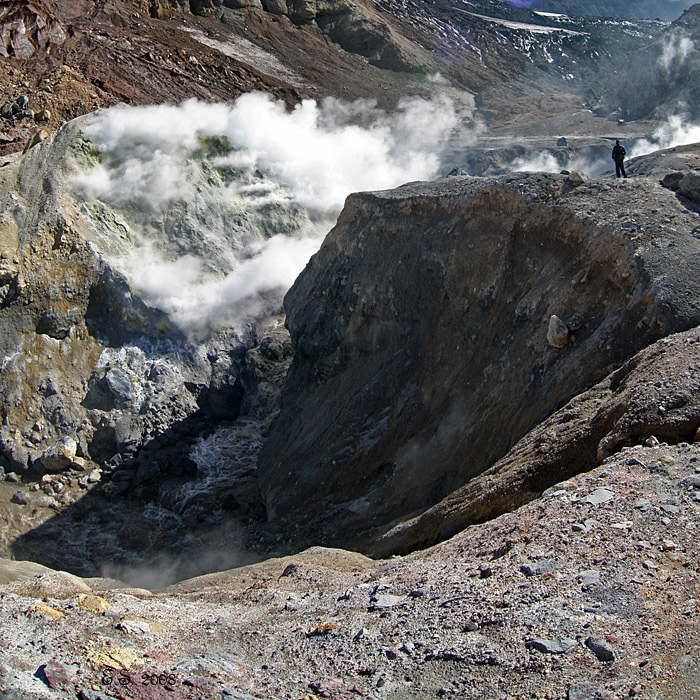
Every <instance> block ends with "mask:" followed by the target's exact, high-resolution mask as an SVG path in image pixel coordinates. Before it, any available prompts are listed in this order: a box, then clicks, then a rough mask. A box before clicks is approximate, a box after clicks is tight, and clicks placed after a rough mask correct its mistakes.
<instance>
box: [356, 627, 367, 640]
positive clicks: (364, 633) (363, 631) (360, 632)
mask: <svg viewBox="0 0 700 700" xmlns="http://www.w3.org/2000/svg"><path fill="white" fill-rule="evenodd" d="M367 634H368V633H367V630H366V629H365V628H364V627H362V628H360V629H359V630H358V631H357V634H355V636H354V637H353V638H352V641H353V642H359V641H360V640H361V639H366V638H367Z"/></svg>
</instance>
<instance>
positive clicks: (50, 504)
mask: <svg viewBox="0 0 700 700" xmlns="http://www.w3.org/2000/svg"><path fill="white" fill-rule="evenodd" d="M34 505H35V506H38V507H39V508H54V507H57V506H58V503H57V502H56V499H55V498H51V496H46V495H44V496H39V497H38V498H37V499H36V500H35V501H34Z"/></svg>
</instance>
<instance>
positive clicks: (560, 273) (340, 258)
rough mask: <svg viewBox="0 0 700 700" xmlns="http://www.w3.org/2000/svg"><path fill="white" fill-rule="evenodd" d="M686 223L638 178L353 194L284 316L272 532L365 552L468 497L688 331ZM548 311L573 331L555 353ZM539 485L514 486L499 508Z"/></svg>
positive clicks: (264, 457)
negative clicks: (453, 495)
mask: <svg viewBox="0 0 700 700" xmlns="http://www.w3.org/2000/svg"><path fill="white" fill-rule="evenodd" d="M695 223H696V214H695V213H694V212H692V211H689V210H688V209H686V208H685V206H684V204H683V203H682V202H681V201H680V200H679V199H677V198H676V197H675V195H674V194H673V193H672V192H670V191H669V190H667V189H665V188H663V187H662V186H661V185H660V184H659V183H658V181H652V180H651V179H649V180H647V179H643V178H639V179H637V180H635V182H634V183H631V182H626V183H615V184H614V185H611V184H608V183H607V182H605V181H589V182H585V183H582V184H580V185H577V186H574V185H572V184H571V183H569V182H568V181H567V179H566V177H565V176H557V175H512V176H506V177H502V178H490V179H477V178H473V179H470V178H464V177H451V178H448V179H446V180H443V181H440V182H436V183H430V184H412V185H407V186H404V187H402V188H399V189H397V190H394V191H391V192H378V193H369V194H362V195H353V196H352V197H350V198H349V199H348V201H347V203H346V207H345V209H344V211H343V213H342V214H341V217H340V219H339V221H338V224H337V226H336V228H335V229H334V230H333V231H332V232H331V234H329V236H328V238H327V239H326V241H325V243H324V245H323V246H322V248H321V250H320V252H319V253H318V254H317V255H316V256H315V257H314V258H312V260H311V262H310V263H309V265H308V266H307V268H306V270H305V271H304V272H303V273H302V275H301V276H300V278H299V279H298V280H297V282H296V283H295V285H294V286H293V288H292V289H291V291H290V292H289V293H288V295H287V297H286V300H285V307H286V311H287V314H288V317H287V323H288V327H289V329H290V332H291V334H292V340H293V342H294V344H295V351H296V353H295V357H294V361H293V363H292V367H291V370H290V374H289V376H288V379H287V384H286V387H285V392H284V395H283V408H282V412H281V414H280V417H279V419H278V421H277V422H276V424H275V425H274V427H273V429H272V431H271V434H270V438H269V440H268V442H267V444H266V445H265V447H264V449H263V452H262V453H261V459H260V474H261V485H262V490H263V493H264V496H265V498H266V503H267V509H268V517H269V522H270V525H271V527H273V528H278V529H284V528H288V527H289V526H290V525H291V524H292V523H294V524H296V525H297V526H298V527H299V528H300V529H299V530H298V531H297V533H298V534H297V539H299V540H303V539H304V537H305V536H307V535H308V534H309V533H311V532H313V533H314V534H315V535H316V536H317V537H318V533H319V532H321V533H322V534H323V536H324V537H326V538H327V541H340V542H352V543H353V544H360V545H361V546H364V547H368V548H371V544H369V543H371V542H372V540H373V536H374V535H373V534H372V533H375V534H376V533H377V532H378V531H377V530H376V529H375V528H378V527H386V526H388V525H389V524H391V523H392V522H394V523H395V522H397V521H400V520H402V519H405V518H406V517H408V516H409V515H411V514H413V513H416V512H420V511H421V510H424V509H425V508H427V507H429V506H430V505H432V504H433V503H436V502H438V501H440V499H442V498H443V497H445V496H446V495H447V494H449V493H450V492H452V491H453V490H455V489H457V488H459V487H460V486H461V485H464V484H468V483H469V482H470V480H473V479H474V478H475V477H478V476H479V475H480V474H482V473H483V472H485V471H486V470H487V469H488V468H489V467H490V466H491V465H493V464H494V463H495V462H497V460H499V459H500V458H501V457H503V456H504V455H505V454H506V453H507V452H508V450H509V449H510V448H511V447H512V446H513V445H514V444H515V443H516V442H517V441H518V440H520V439H521V438H522V437H523V436H525V435H526V434H527V433H528V431H530V430H531V429H532V428H534V427H535V426H536V425H538V424H539V423H540V422H541V421H542V420H543V419H545V418H546V417H547V416H548V415H550V414H551V413H552V412H553V411H555V410H556V409H557V408H559V407H560V406H562V405H563V404H564V403H566V402H567V401H568V400H569V399H571V398H572V397H573V396H575V395H577V394H579V393H581V392H582V391H585V390H586V389H587V388H588V387H591V386H593V385H594V384H595V383H596V382H598V381H600V380H601V379H603V378H604V377H605V376H606V375H607V374H609V373H610V372H611V371H613V370H615V369H616V368H617V367H618V366H620V364H621V363H623V362H624V361H625V360H626V359H628V358H630V357H632V356H633V355H634V354H635V353H636V352H638V351H639V350H640V349H642V348H643V347H645V346H647V345H649V344H651V343H653V342H654V341H656V340H657V339H659V338H661V337H663V336H666V335H669V334H671V333H675V332H678V331H682V330H685V329H688V328H691V327H694V326H696V325H697V324H698V323H700V296H699V292H700V289H699V285H700V283H699V282H698V280H699V279H700V276H699V274H698V273H700V269H698V268H699V267H700V263H699V262H698V256H697V253H698V251H699V249H700V241H698V240H697V239H696V238H694V237H693V236H692V235H690V233H691V230H692V229H693V226H694V225H695ZM553 314H556V315H557V316H559V317H560V318H561V319H562V321H563V322H564V323H565V324H566V325H567V327H568V329H569V342H568V343H567V344H566V345H564V347H562V348H561V349H556V348H553V347H550V345H548V342H547V331H548V323H549V319H550V317H551V316H552V315H553ZM686 427H687V428H688V430H690V429H691V428H692V426H686ZM598 439H600V438H598ZM596 446H597V441H596ZM592 466H594V464H589V467H588V468H590V467H592ZM551 476H552V475H551V474H550V477H551ZM548 478H549V477H548ZM554 480H555V481H556V478H554ZM541 481H542V480H541ZM544 481H547V478H545V479H544ZM552 483H553V482H552ZM540 485H541V483H540V482H537V483H536V484H532V485H530V486H528V483H527V480H525V482H523V483H516V482H510V490H508V494H507V496H508V498H510V499H511V500H512V501H513V502H517V501H518V499H520V500H521V501H522V499H523V498H525V499H527V498H529V497H532V491H535V490H537V489H538V488H539V487H540ZM492 487H493V488H492V490H488V489H486V490H484V491H483V498H484V501H485V502H488V501H489V499H490V498H491V497H492V494H493V493H495V492H496V491H497V490H498V488H497V487H498V483H496V484H492ZM524 494H525V495H524ZM500 512H502V509H501V510H500ZM438 529H439V528H438ZM419 539H420V538H416V540H415V541H416V542H417V541H418V540H419ZM389 549H390V550H391V547H389Z"/></svg>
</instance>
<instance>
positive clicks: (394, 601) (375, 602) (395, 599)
mask: <svg viewBox="0 0 700 700" xmlns="http://www.w3.org/2000/svg"><path fill="white" fill-rule="evenodd" d="M405 602H406V598H405V597H404V596H400V595H392V594H391V593H380V594H379V595H376V596H373V597H372V599H371V603H372V605H371V606H370V610H386V609H387V608H393V607H394V606H395V605H403V604H404V603H405Z"/></svg>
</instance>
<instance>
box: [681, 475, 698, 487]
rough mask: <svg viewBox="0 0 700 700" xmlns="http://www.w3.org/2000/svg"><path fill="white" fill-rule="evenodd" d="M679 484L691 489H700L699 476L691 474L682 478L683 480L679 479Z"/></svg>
mask: <svg viewBox="0 0 700 700" xmlns="http://www.w3.org/2000/svg"><path fill="white" fill-rule="evenodd" d="M681 485H682V486H686V487H687V488H691V489H700V476H699V475H696V474H692V475H691V476H689V477H687V478H685V479H683V481H681Z"/></svg>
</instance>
